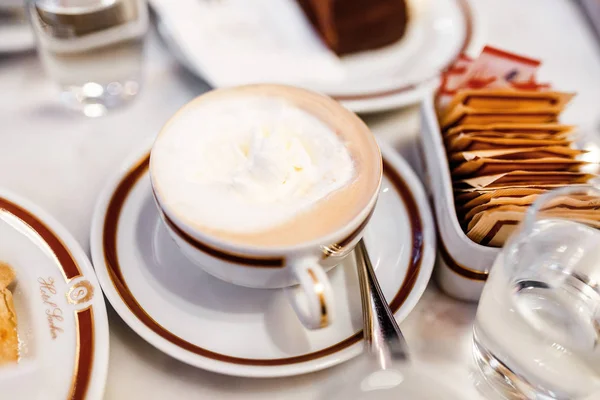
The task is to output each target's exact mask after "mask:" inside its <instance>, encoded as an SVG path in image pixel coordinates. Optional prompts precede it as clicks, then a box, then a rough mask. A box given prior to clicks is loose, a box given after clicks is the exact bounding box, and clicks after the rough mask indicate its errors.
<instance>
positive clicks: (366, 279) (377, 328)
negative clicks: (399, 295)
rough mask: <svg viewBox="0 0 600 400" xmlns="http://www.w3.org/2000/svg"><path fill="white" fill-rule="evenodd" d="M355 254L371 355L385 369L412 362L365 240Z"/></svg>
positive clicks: (367, 340)
mask: <svg viewBox="0 0 600 400" xmlns="http://www.w3.org/2000/svg"><path fill="white" fill-rule="evenodd" d="M354 254H355V257H356V265H357V269H358V279H359V283H360V293H361V301H362V309H363V321H364V336H365V340H366V342H367V345H368V346H369V348H370V351H371V354H372V355H373V356H375V357H377V359H378V360H379V363H380V365H381V367H382V368H383V369H385V368H386V367H388V366H389V364H390V363H391V362H394V361H396V362H398V361H402V362H408V360H409V355H408V346H407V344H406V340H405V339H404V335H402V332H401V331H400V328H399V327H398V324H397V323H396V319H395V318H394V314H393V313H392V310H391V309H390V307H389V306H388V303H387V302H386V300H385V297H384V296H383V293H382V292H381V287H380V286H379V283H378V282H377V277H376V276H375V271H374V270H373V266H372V265H371V260H370V259H369V253H368V251H367V247H366V246H365V242H364V240H363V239H361V240H360V241H359V242H358V244H357V245H356V249H355V252H354Z"/></svg>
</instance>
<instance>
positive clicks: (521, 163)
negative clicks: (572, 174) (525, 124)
mask: <svg viewBox="0 0 600 400" xmlns="http://www.w3.org/2000/svg"><path fill="white" fill-rule="evenodd" d="M583 164H586V162H585V161H580V160H571V159H568V158H559V157H546V158H539V159H533V160H519V159H517V160H497V159H494V158H477V159H475V160H471V161H466V162H464V163H462V164H460V165H459V166H458V167H456V168H454V169H453V170H452V177H453V178H454V179H462V178H464V177H468V176H481V175H495V174H502V173H506V172H512V171H548V172H551V171H577V170H578V169H579V167H581V166H582V165H583Z"/></svg>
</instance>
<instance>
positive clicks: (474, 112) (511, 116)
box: [440, 104, 562, 130]
mask: <svg viewBox="0 0 600 400" xmlns="http://www.w3.org/2000/svg"><path fill="white" fill-rule="evenodd" d="M561 111H562V109H561V108H559V107H545V108H539V109H534V110H494V109H483V108H473V107H467V106H464V105H462V104H457V105H456V106H455V107H454V108H452V109H450V110H449V111H448V112H447V113H446V114H444V117H443V118H442V119H441V120H440V126H441V127H442V129H443V130H445V129H448V128H451V127H453V126H456V125H466V124H482V125H485V124H492V123H506V122H512V123H530V124H535V123H549V122H557V121H558V115H559V114H560V112H561Z"/></svg>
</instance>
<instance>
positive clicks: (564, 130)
mask: <svg viewBox="0 0 600 400" xmlns="http://www.w3.org/2000/svg"><path fill="white" fill-rule="evenodd" d="M574 130H575V127H574V126H572V125H563V124H559V123H550V124H516V123H503V124H493V123H492V124H487V125H473V124H469V125H458V126H455V127H452V128H450V129H448V130H446V131H445V132H444V136H445V137H446V138H449V137H452V136H454V135H458V134H459V133H478V134H479V135H482V136H485V137H488V136H489V137H505V138H530V139H536V138H537V139H545V138H547V136H552V137H555V138H557V139H558V138H563V137H567V136H570V135H571V134H572V133H573V132H574Z"/></svg>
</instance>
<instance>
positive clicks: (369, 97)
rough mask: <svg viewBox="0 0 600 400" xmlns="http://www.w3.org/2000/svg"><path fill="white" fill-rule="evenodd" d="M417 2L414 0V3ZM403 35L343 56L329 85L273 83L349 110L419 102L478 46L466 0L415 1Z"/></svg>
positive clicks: (168, 38) (163, 26)
mask: <svg viewBox="0 0 600 400" xmlns="http://www.w3.org/2000/svg"><path fill="white" fill-rule="evenodd" d="M419 4H420V3H419ZM420 9H421V10H420V11H421V12H419V13H418V15H416V16H415V18H414V20H413V23H412V24H411V25H410V26H409V29H408V31H407V37H406V38H404V40H402V41H401V42H399V43H398V44H395V45H391V46H388V47H386V48H383V49H379V50H374V51H367V52H362V53H357V54H353V55H350V56H344V57H342V58H341V66H342V68H343V69H344V72H345V77H344V79H342V80H336V81H335V82H332V83H331V84H327V83H323V81H322V80H319V81H317V80H315V79H314V78H311V75H310V74H312V73H313V72H314V71H310V74H307V75H306V77H305V79H303V80H302V81H301V82H296V81H295V82H278V83H288V84H293V85H295V86H302V87H306V88H308V89H312V90H315V91H318V92H322V93H326V94H328V95H329V96H331V97H333V98H335V99H336V100H339V101H340V102H341V103H342V104H344V105H345V106H346V107H348V108H349V109H351V110H352V111H355V112H376V111H384V110H389V109H393V108H398V107H403V106H407V105H410V104H414V103H417V102H419V101H421V100H422V99H423V98H424V97H425V96H427V95H429V94H431V93H432V92H433V90H434V89H435V88H436V87H437V85H438V77H439V74H440V72H441V71H442V70H444V69H445V68H446V67H448V66H449V65H450V64H451V63H452V62H453V61H454V59H455V58H456V57H457V56H458V55H459V54H461V53H463V52H466V53H469V54H476V53H477V52H478V51H479V50H480V48H481V46H482V44H483V43H482V38H481V34H480V29H479V25H480V24H479V16H478V15H477V12H476V10H475V9H474V8H473V7H472V6H471V3H470V0H429V1H425V2H423V6H422V7H421V6H420ZM157 17H158V30H159V33H160V34H161V36H162V37H163V39H164V41H165V43H166V44H167V46H168V47H169V49H170V50H171V51H172V52H173V54H174V56H175V57H176V58H177V59H178V60H179V61H180V62H181V63H182V64H183V65H185V66H186V67H187V68H188V69H189V70H190V71H191V72H192V73H194V74H196V75H198V76H200V77H202V78H203V79H205V80H206V81H207V82H208V83H210V82H211V80H210V77H208V76H204V75H203V74H202V72H201V69H200V67H199V66H197V65H195V64H194V62H193V61H192V59H193V57H189V56H187V55H186V52H185V51H183V50H182V46H180V45H179V44H178V43H177V41H176V40H174V39H173V37H174V35H172V34H171V30H172V29H174V28H173V27H171V26H169V24H168V23H167V22H165V21H163V20H162V19H161V18H160V14H159V13H158V14H157Z"/></svg>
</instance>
